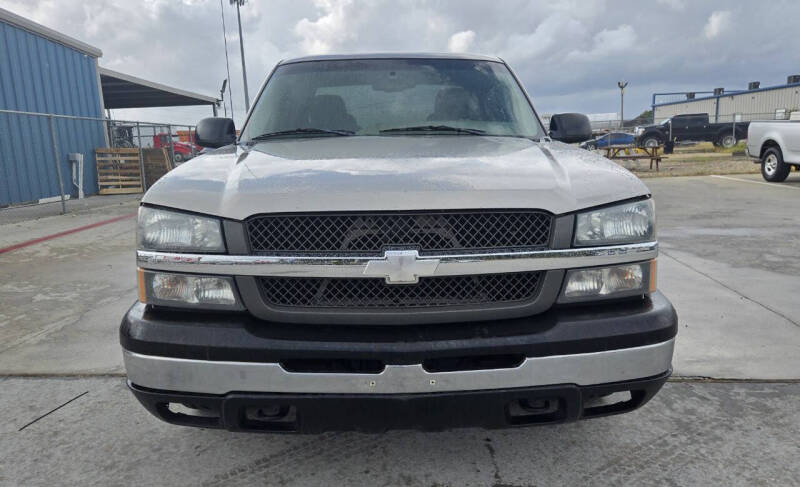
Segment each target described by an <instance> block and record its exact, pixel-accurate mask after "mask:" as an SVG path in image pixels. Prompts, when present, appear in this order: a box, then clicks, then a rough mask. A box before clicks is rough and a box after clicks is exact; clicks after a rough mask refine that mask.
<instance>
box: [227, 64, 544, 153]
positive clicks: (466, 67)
mask: <svg viewBox="0 0 800 487" xmlns="http://www.w3.org/2000/svg"><path fill="white" fill-rule="evenodd" d="M296 129H318V131H317V132H310V131H301V132H297V131H296ZM287 131H288V132H290V133H282V134H279V136H281V137H312V136H314V137H320V136H328V135H336V134H326V133H324V132H321V131H338V132H344V133H346V134H348V135H349V134H353V135H387V136H388V135H408V134H415V135H416V134H425V135H431V134H433V135H439V134H441V135H478V134H479V135H501V136H516V137H532V138H539V137H542V136H543V135H544V134H543V132H542V129H541V126H540V125H539V122H538V120H537V119H536V116H535V114H534V112H533V109H532V108H531V106H530V104H529V103H528V100H527V98H526V97H525V95H524V94H523V92H522V89H521V88H520V86H519V85H518V83H517V82H516V80H515V79H514V77H513V76H512V75H511V73H510V72H509V70H508V68H507V67H506V66H505V65H504V64H502V63H498V62H490V61H475V60H464V59H359V60H335V61H310V62H299V63H292V64H285V65H282V66H279V67H278V68H277V69H276V70H275V72H274V73H273V75H272V77H271V78H270V80H269V82H268V83H267V86H266V87H265V88H264V91H263V93H262V94H261V96H260V97H259V99H258V101H257V102H256V105H255V107H254V108H253V111H252V114H251V115H250V118H249V119H248V121H247V123H246V124H245V127H244V129H243V131H242V136H241V140H242V141H244V142H246V141H248V140H251V139H254V138H257V137H259V136H262V137H263V136H264V135H265V134H275V133H276V132H287ZM338 135H342V134H341V133H340V134H338Z"/></svg>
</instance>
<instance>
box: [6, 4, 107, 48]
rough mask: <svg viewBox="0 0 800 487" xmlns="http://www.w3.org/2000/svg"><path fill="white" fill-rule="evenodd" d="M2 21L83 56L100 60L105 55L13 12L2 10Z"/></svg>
mask: <svg viewBox="0 0 800 487" xmlns="http://www.w3.org/2000/svg"><path fill="white" fill-rule="evenodd" d="M0 21H2V22H5V23H7V24H10V25H13V26H15V27H19V28H20V29H24V30H27V31H29V32H31V33H33V34H36V35H38V36H40V37H44V38H45V39H49V40H51V41H53V42H57V43H59V44H63V45H65V46H67V47H70V48H72V49H75V50H76V51H78V52H81V53H83V54H86V55H88V56H91V57H94V58H98V57H101V56H102V55H103V51H101V50H100V49H98V48H96V47H94V46H90V45H89V44H86V43H85V42H81V41H79V40H78V39H75V38H74V37H70V36H68V35H64V34H62V33H61V32H57V31H55V30H53V29H50V28H49V27H45V26H43V25H42V24H37V23H36V22H34V21H32V20H28V19H26V18H24V17H20V16H19V15H17V14H15V13H13V12H9V11H8V10H5V9H3V8H0Z"/></svg>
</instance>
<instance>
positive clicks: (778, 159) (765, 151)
mask: <svg viewBox="0 0 800 487" xmlns="http://www.w3.org/2000/svg"><path fill="white" fill-rule="evenodd" d="M795 113H797V112H795ZM793 115H794V114H793ZM747 154H748V155H749V156H750V157H752V158H754V159H755V162H757V163H761V175H762V176H763V177H764V179H765V180H767V181H769V182H775V183H780V182H781V181H785V180H786V178H787V177H789V171H791V170H792V166H794V167H795V169H796V170H800V119H794V118H793V119H791V120H768V121H763V122H761V121H757V122H750V126H749V127H748V129H747Z"/></svg>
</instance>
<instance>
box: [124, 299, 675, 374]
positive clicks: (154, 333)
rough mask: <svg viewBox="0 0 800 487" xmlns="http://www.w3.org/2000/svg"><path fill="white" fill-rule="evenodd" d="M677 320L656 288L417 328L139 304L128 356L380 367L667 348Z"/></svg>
mask: <svg viewBox="0 0 800 487" xmlns="http://www.w3.org/2000/svg"><path fill="white" fill-rule="evenodd" d="M677 331H678V318H677V315H676V313H675V310H674V309H673V307H672V305H671V304H670V302H669V301H668V300H667V299H666V298H665V297H664V295H663V294H661V293H660V292H655V293H653V294H652V295H651V296H650V297H648V298H647V299H642V300H635V301H628V302H616V303H606V304H598V305H593V306H571V307H563V308H553V309H551V310H549V311H547V312H545V313H541V314H538V315H534V316H528V317H523V318H515V319H508V320H498V321H478V322H465V323H442V324H420V325H374V326H365V325H300V324H285V323H274V322H268V321H262V320H259V319H256V318H254V317H252V316H250V315H249V314H247V313H212V312H191V311H170V310H165V309H156V308H153V307H150V306H145V305H143V304H141V303H138V302H137V303H136V304H134V305H133V306H132V307H131V309H130V310H129V311H128V313H127V314H126V315H125V317H124V318H123V320H122V324H121V326H120V343H121V345H122V347H123V348H124V349H125V350H128V351H130V352H135V353H139V354H144V355H157V356H162V357H174V358H185V359H198V360H211V361H220V360H231V361H237V362H262V363H268V362H272V363H276V362H278V363H281V364H286V363H288V362H295V363H296V362H298V361H299V362H303V361H307V362H308V363H310V364H311V366H313V365H314V361H320V360H323V361H324V360H329V361H334V360H358V361H365V360H367V361H377V362H379V363H380V364H383V365H392V364H421V363H424V362H425V361H427V360H433V359H442V360H443V359H447V358H453V357H475V356H491V355H496V354H506V355H519V356H524V357H543V356H549V355H568V354H578V353H591V352H601V351H605V350H614V349H623V348H630V347H641V346H644V345H651V344H655V343H661V342H664V341H666V340H669V339H671V338H673V337H674V336H675V334H676V333H677Z"/></svg>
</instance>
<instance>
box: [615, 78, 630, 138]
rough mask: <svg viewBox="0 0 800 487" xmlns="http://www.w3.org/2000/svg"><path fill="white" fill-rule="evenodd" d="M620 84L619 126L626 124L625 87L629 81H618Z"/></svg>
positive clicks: (618, 84)
mask: <svg viewBox="0 0 800 487" xmlns="http://www.w3.org/2000/svg"><path fill="white" fill-rule="evenodd" d="M617 86H619V128H620V129H622V126H623V125H625V87H626V86H628V82H627V81H617Z"/></svg>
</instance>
